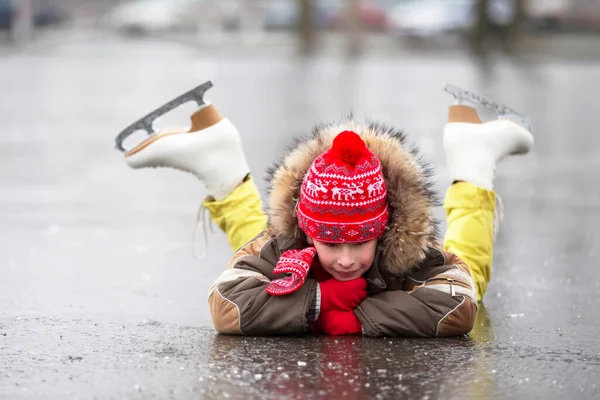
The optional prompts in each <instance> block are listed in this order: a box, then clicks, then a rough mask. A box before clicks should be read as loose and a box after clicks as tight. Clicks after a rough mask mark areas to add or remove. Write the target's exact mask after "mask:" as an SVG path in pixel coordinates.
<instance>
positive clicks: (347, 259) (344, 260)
mask: <svg viewBox="0 0 600 400" xmlns="http://www.w3.org/2000/svg"><path fill="white" fill-rule="evenodd" d="M339 263H340V267H342V268H350V267H352V265H353V264H354V257H352V255H351V254H350V252H349V251H348V249H344V250H343V251H342V254H340V258H339Z"/></svg>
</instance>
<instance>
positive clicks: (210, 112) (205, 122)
mask: <svg viewBox="0 0 600 400" xmlns="http://www.w3.org/2000/svg"><path fill="white" fill-rule="evenodd" d="M190 119H191V121H192V126H191V128H189V129H188V128H170V129H165V130H161V131H160V132H159V133H156V134H154V135H152V136H150V137H148V138H146V140H143V141H142V142H141V143H139V144H137V145H136V146H135V147H132V148H131V149H129V150H127V151H126V152H125V157H129V156H132V155H133V154H135V153H138V152H140V151H142V150H144V149H145V148H147V147H148V146H150V145H151V144H152V143H154V142H156V141H158V140H159V139H162V138H164V137H166V136H170V135H181V134H189V133H193V132H197V131H201V130H203V129H205V128H208V127H209V126H213V125H215V124H217V123H219V121H221V120H222V119H223V117H222V116H221V114H220V113H219V111H218V110H217V109H216V108H215V106H214V105H213V104H210V105H208V106H206V107H203V108H201V109H200V110H198V111H196V112H195V113H194V114H193V115H192V117H191V118H190Z"/></svg>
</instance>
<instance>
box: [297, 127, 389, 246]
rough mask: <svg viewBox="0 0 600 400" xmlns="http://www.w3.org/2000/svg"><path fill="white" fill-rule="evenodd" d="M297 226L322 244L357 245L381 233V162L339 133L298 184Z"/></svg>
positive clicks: (384, 212) (353, 137) (384, 215)
mask: <svg viewBox="0 0 600 400" xmlns="http://www.w3.org/2000/svg"><path fill="white" fill-rule="evenodd" d="M297 215H298V226H299V227H300V229H302V230H303V231H304V233H306V235H308V236H309V237H311V238H313V239H314V240H316V241H319V242H325V243H361V242H366V241H369V240H372V239H377V238H379V237H380V236H382V235H383V233H384V231H385V227H386V225H387V222H388V218H389V211H388V204H387V189H386V185H385V181H384V178H383V173H382V172H381V164H380V163H379V159H378V158H377V156H375V154H373V153H372V152H371V151H370V150H369V149H368V148H367V146H366V145H365V142H363V140H362V139H361V138H360V136H359V135H357V134H356V133H355V132H352V131H344V132H341V133H340V134H338V135H337V136H336V137H335V139H334V140H333V146H332V147H331V149H329V150H327V151H326V152H324V153H323V154H321V155H319V156H318V157H317V158H316V159H315V160H314V161H313V163H312V165H311V167H310V169H309V170H308V171H307V173H306V175H305V176H304V180H303V181H302V187H301V189H300V200H299V202H298V209H297Z"/></svg>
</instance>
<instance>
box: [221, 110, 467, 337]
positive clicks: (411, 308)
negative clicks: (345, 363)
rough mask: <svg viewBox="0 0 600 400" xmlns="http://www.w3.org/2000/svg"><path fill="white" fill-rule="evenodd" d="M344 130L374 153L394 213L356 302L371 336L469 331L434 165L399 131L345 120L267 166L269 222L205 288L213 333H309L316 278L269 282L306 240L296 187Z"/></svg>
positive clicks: (462, 282) (461, 276)
mask: <svg viewBox="0 0 600 400" xmlns="http://www.w3.org/2000/svg"><path fill="white" fill-rule="evenodd" d="M344 130H353V131H355V132H357V133H358V134H359V135H360V136H361V137H362V138H363V140H364V141H365V143H366V144H367V147H368V148H369V149H370V150H371V151H372V152H373V153H375V154H376V155H377V157H378V158H379V160H380V162H381V165H382V170H383V175H384V178H385V180H386V186H387V189H388V202H389V205H390V211H391V213H390V220H389V224H388V226H387V228H386V232H385V234H384V235H383V237H381V238H380V239H379V242H378V245H377V253H376V256H375V261H374V264H373V266H372V267H371V269H370V270H369V271H368V272H367V273H366V274H365V278H366V280H367V283H368V285H367V293H368V296H367V298H366V299H365V300H363V301H362V303H361V304H360V305H359V306H358V307H357V308H356V310H355V314H356V315H357V317H358V318H359V320H360V322H361V324H362V327H363V333H364V334H365V335H367V336H418V337H435V336H453V335H460V334H465V333H468V332H469V331H470V330H471V329H472V327H473V323H474V320H475V314H476V311H477V305H476V297H475V290H474V284H473V281H472V279H471V276H470V273H469V268H468V266H467V265H466V264H465V263H464V262H463V261H462V260H460V259H459V258H458V257H457V256H456V255H454V254H451V253H449V252H446V251H444V249H443V248H442V247H441V246H440V245H439V244H438V242H437V240H436V236H437V226H436V222H435V219H434V218H433V207H434V206H436V204H437V203H436V199H435V194H434V193H433V191H432V184H431V182H430V181H429V178H430V175H431V172H430V170H429V168H428V167H427V166H426V165H425V164H424V163H423V162H422V161H421V159H420V158H419V156H418V154H417V151H416V150H415V149H414V148H410V149H407V148H406V145H405V137H404V134H403V133H401V132H399V131H396V130H394V129H391V128H389V127H385V126H381V125H376V124H371V125H368V126H361V125H357V124H356V123H355V122H354V121H348V122H345V123H343V124H338V125H327V126H319V127H317V128H315V130H314V132H313V134H312V135H311V136H310V137H309V138H307V139H306V140H303V141H299V142H298V143H297V144H296V147H295V148H294V149H293V150H292V151H291V152H290V153H289V154H287V155H286V156H285V157H284V159H283V161H282V162H281V163H280V164H279V165H276V166H275V167H274V168H272V169H271V171H270V183H271V189H270V199H269V200H270V204H269V207H268V215H269V224H268V227H267V229H266V230H265V231H264V232H263V233H262V234H260V235H259V236H258V237H256V238H255V239H253V240H252V241H250V242H249V243H247V244H246V245H245V246H243V247H242V248H241V249H240V250H238V251H237V252H236V254H235V255H234V257H233V259H232V260H231V261H230V263H229V265H228V266H227V269H226V270H225V272H223V274H222V275H221V276H220V277H219V278H218V279H217V281H216V282H215V283H214V284H213V286H212V287H211V289H210V291H209V307H210V311H211V315H212V319H213V324H214V326H215V328H216V329H217V331H218V332H220V333H226V334H245V335H276V334H301V333H304V332H308V331H310V326H311V324H312V322H313V319H314V315H315V312H314V311H315V310H313V309H312V308H313V307H314V305H315V295H316V293H317V286H318V283H317V282H316V281H315V280H314V279H312V278H311V276H310V275H309V277H308V278H307V279H306V281H305V283H304V285H303V286H302V287H301V288H300V289H299V290H298V291H296V292H294V293H291V294H289V295H285V296H271V295H269V294H267V293H266V292H265V287H266V286H267V285H268V283H269V282H270V281H271V280H272V279H276V278H278V277H280V276H276V275H274V274H273V268H274V267H275V265H276V264H277V260H278V258H279V256H280V255H281V253H283V252H284V251H286V250H289V249H300V248H304V247H306V246H307V245H308V244H307V243H306V236H305V235H304V233H303V232H302V231H301V230H300V229H299V228H298V223H297V219H296V217H295V214H294V209H295V205H296V200H297V199H298V198H299V191H300V184H301V183H302V178H303V177H304V174H305V172H306V171H307V170H308V168H309V167H310V165H311V163H312V161H313V160H314V159H315V158H316V157H317V156H318V155H319V154H321V153H322V152H324V151H325V150H327V149H328V148H330V147H331V144H332V141H333V138H334V137H335V136H336V134H337V133H339V132H341V131H344Z"/></svg>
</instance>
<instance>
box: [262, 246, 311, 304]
mask: <svg viewBox="0 0 600 400" xmlns="http://www.w3.org/2000/svg"><path fill="white" fill-rule="evenodd" d="M315 254H317V250H316V249H315V248H314V247H312V246H311V247H307V248H305V249H302V250H288V251H286V252H284V253H283V254H282V255H281V257H279V260H277V265H276V266H275V268H274V269H273V273H274V274H286V273H287V274H290V275H288V276H286V277H285V278H280V279H275V280H274V281H272V282H271V283H270V284H269V285H268V286H267V288H266V289H265V291H266V292H267V293H269V294H272V295H273V296H283V295H285V294H290V293H293V292H295V291H296V290H298V289H300V287H301V286H302V284H303V283H304V280H305V279H306V276H307V275H308V271H309V269H310V264H311V263H312V260H313V258H314V257H315Z"/></svg>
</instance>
